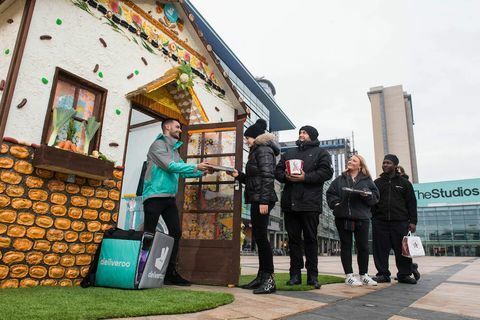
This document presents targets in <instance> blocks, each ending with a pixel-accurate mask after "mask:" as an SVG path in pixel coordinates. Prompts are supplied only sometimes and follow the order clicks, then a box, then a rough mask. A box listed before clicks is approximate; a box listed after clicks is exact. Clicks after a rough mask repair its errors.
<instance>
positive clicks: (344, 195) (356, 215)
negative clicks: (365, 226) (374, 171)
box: [327, 172, 380, 220]
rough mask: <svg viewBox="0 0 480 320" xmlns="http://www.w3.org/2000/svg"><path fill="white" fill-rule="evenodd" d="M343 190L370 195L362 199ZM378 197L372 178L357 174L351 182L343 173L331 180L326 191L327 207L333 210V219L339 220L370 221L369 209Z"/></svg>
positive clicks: (356, 194)
mask: <svg viewBox="0 0 480 320" xmlns="http://www.w3.org/2000/svg"><path fill="white" fill-rule="evenodd" d="M343 188H351V189H356V190H365V191H370V192H371V193H372V194H371V195H369V196H366V197H364V196H362V195H360V194H358V193H353V192H349V191H346V190H343ZM379 196H380V194H379V192H378V189H377V187H376V186H375V184H374V183H373V180H372V178H370V177H368V176H366V175H364V174H362V173H359V174H358V175H357V178H356V179H355V182H353V180H352V178H351V177H350V175H348V174H347V173H345V172H344V173H343V174H342V175H341V176H339V177H337V178H336V179H335V180H333V182H332V184H331V185H330V187H329V188H328V190H327V202H328V206H329V207H330V209H332V210H333V215H334V216H335V218H340V219H351V220H366V219H370V218H371V217H372V213H371V212H370V209H371V207H372V206H374V205H375V204H376V203H377V202H378V198H379Z"/></svg>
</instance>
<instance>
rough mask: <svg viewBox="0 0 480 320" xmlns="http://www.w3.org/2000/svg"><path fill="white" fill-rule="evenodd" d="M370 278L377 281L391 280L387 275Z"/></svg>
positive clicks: (385, 281)
mask: <svg viewBox="0 0 480 320" xmlns="http://www.w3.org/2000/svg"><path fill="white" fill-rule="evenodd" d="M372 280H373V281H376V282H377V283H390V282H391V281H392V280H391V279H390V277H389V276H385V275H379V276H375V277H372Z"/></svg>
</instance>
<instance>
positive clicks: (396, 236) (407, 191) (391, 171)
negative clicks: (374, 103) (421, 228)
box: [372, 154, 420, 284]
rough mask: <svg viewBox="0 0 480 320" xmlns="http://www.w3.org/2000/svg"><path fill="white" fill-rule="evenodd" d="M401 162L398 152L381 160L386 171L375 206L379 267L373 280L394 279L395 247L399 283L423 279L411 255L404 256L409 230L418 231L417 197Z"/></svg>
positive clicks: (375, 256)
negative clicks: (401, 169)
mask: <svg viewBox="0 0 480 320" xmlns="http://www.w3.org/2000/svg"><path fill="white" fill-rule="evenodd" d="M398 162H399V160H398V157H397V156H396V155H394V154H387V155H386V156H385V158H384V159H383V163H382V170H383V173H382V174H381V175H380V178H378V179H376V180H375V185H376V186H377V188H378V191H380V201H379V202H378V203H377V204H376V205H375V206H374V207H372V243H373V259H374V261H375V267H376V268H377V276H376V277H374V278H373V280H375V281H377V282H379V283H381V282H390V281H391V279H390V275H391V274H390V270H388V257H389V254H390V250H391V249H393V251H394V252H395V263H396V265H397V269H398V273H397V279H398V282H402V283H408V284H416V283H417V280H418V279H420V273H419V272H418V269H417V268H418V266H417V264H412V259H411V258H407V257H404V256H402V239H403V237H404V236H406V235H407V233H408V231H411V232H415V230H416V224H417V199H416V198H415V192H414V190H413V186H412V184H411V183H410V182H409V181H408V180H407V179H405V178H403V177H402V176H401V175H400V173H399V172H398V168H397V166H398ZM412 273H413V275H414V277H415V278H412V277H411V275H412Z"/></svg>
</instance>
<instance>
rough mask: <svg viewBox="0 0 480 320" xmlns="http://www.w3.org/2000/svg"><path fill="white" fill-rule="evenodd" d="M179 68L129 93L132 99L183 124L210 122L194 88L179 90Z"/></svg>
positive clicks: (128, 96)
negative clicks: (177, 80) (177, 82)
mask: <svg viewBox="0 0 480 320" xmlns="http://www.w3.org/2000/svg"><path fill="white" fill-rule="evenodd" d="M177 73H178V67H176V68H172V69H170V70H168V71H167V72H166V73H165V74H164V75H163V76H161V77H160V78H158V79H156V80H154V81H151V82H149V83H147V84H145V85H143V86H141V87H140V88H138V89H136V90H134V91H132V92H130V93H128V94H127V95H126V98H128V99H130V100H131V101H132V102H135V103H137V104H139V105H141V106H143V107H145V108H147V109H148V110H150V111H151V112H154V113H160V114H164V115H166V116H168V117H172V118H175V119H178V120H179V121H180V123H182V124H198V123H201V122H208V117H207V114H206V113H205V110H204V109H203V106H202V104H201V102H200V100H199V99H198V97H197V95H196V93H195V91H194V90H193V89H192V88H188V90H179V89H178V88H177V85H176V79H177Z"/></svg>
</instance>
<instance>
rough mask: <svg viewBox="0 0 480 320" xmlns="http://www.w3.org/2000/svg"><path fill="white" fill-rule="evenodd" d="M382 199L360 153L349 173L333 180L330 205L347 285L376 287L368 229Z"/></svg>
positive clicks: (356, 156)
mask: <svg viewBox="0 0 480 320" xmlns="http://www.w3.org/2000/svg"><path fill="white" fill-rule="evenodd" d="M378 199H379V192H378V189H377V187H376V186H375V184H374V183H373V181H372V178H371V176H370V172H369V171H368V168H367V164H366V163H365V159H364V158H363V157H362V156H360V155H358V154H356V155H353V156H352V157H351V158H350V159H349V160H348V163H347V170H346V171H345V172H343V173H342V175H341V176H339V177H337V178H336V179H335V180H333V182H332V184H331V185H330V187H329V188H328V190H327V202H328V206H329V207H330V209H332V210H333V215H334V216H335V225H336V226H337V230H338V235H339V236H340V243H341V246H340V249H341V251H340V255H341V260H342V265H343V270H344V272H345V275H346V279H345V284H347V285H349V286H353V287H357V286H361V285H367V286H376V285H377V282H375V281H373V280H372V278H370V276H369V275H368V229H369V226H370V218H371V217H372V214H371V212H370V208H371V207H372V206H374V205H375V204H376V203H377V202H378ZM352 236H354V237H355V247H356V249H357V262H358V269H359V273H360V279H358V278H356V277H355V276H354V274H353V269H352Z"/></svg>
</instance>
